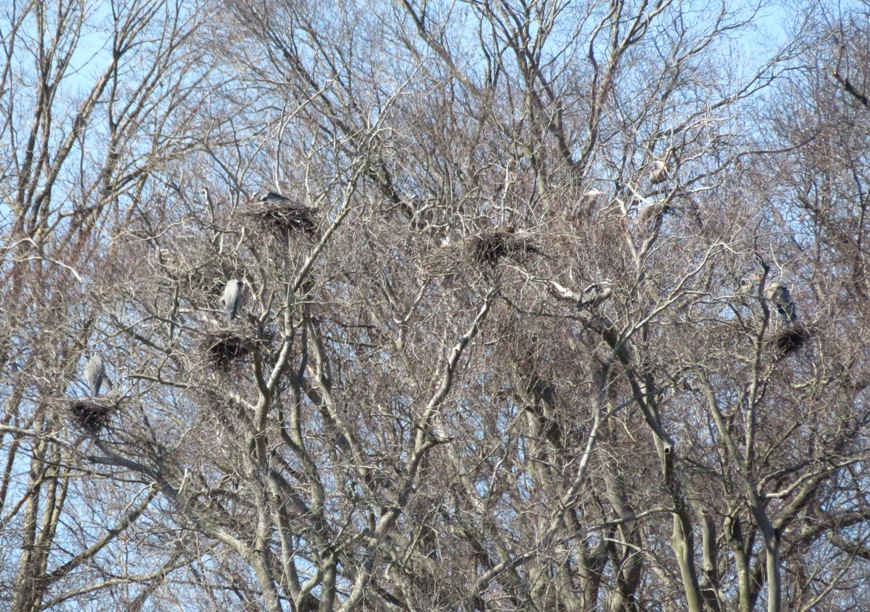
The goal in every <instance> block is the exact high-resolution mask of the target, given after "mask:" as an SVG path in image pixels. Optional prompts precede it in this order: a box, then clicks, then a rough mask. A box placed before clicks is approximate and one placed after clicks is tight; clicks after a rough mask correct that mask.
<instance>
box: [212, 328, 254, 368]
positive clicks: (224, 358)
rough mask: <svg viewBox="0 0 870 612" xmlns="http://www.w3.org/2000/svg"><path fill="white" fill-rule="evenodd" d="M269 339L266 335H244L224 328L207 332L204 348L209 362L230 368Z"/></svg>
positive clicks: (216, 365)
mask: <svg viewBox="0 0 870 612" xmlns="http://www.w3.org/2000/svg"><path fill="white" fill-rule="evenodd" d="M268 340H269V338H268V337H266V336H264V335H261V336H258V337H251V336H243V335H241V334H239V333H238V332H237V331H233V330H222V331H218V332H213V333H209V334H206V336H205V340H203V342H202V349H203V352H204V353H205V355H206V358H207V359H208V361H209V363H211V364H212V365H213V366H215V367H217V368H220V369H228V368H229V367H230V366H231V365H233V364H235V363H237V362H239V361H242V360H243V359H245V358H246V357H247V356H248V355H250V354H251V353H252V352H253V351H254V350H256V349H257V347H258V346H261V345H263V344H265V343H266V342H268Z"/></svg>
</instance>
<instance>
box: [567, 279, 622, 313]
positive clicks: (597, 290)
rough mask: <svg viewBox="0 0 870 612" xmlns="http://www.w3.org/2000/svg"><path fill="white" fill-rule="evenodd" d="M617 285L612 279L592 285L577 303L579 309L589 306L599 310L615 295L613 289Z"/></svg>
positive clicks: (584, 291)
mask: <svg viewBox="0 0 870 612" xmlns="http://www.w3.org/2000/svg"><path fill="white" fill-rule="evenodd" d="M617 284H618V283H616V282H615V281H612V280H610V279H605V280H603V281H597V282H594V283H592V284H591V285H589V286H588V287H586V289H584V290H583V295H582V296H581V297H580V301H579V302H578V303H577V308H586V307H587V306H590V307H592V308H598V307H599V306H601V304H603V303H604V302H606V301H607V300H608V299H609V298H610V296H611V294H612V293H613V287H615V286H616V285H617Z"/></svg>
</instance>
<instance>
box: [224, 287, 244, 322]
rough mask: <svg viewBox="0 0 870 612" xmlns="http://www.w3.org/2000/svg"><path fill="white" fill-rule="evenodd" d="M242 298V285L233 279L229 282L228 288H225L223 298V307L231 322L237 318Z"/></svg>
mask: <svg viewBox="0 0 870 612" xmlns="http://www.w3.org/2000/svg"><path fill="white" fill-rule="evenodd" d="M241 297H242V283H241V282H239V281H238V280H236V279H235V278H231V279H230V280H228V281H227V286H226V287H224V295H223V297H222V298H221V306H223V309H224V312H225V313H227V317H228V318H229V320H230V321H232V320H233V319H235V318H236V315H237V314H238V312H239V301H240V298H241Z"/></svg>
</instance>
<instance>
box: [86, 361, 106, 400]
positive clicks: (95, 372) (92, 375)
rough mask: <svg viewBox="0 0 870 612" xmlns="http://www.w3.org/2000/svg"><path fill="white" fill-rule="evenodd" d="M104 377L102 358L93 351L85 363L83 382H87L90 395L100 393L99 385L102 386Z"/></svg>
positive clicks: (104, 369)
mask: <svg viewBox="0 0 870 612" xmlns="http://www.w3.org/2000/svg"><path fill="white" fill-rule="evenodd" d="M105 379H106V364H105V363H103V358H102V357H101V356H100V354H99V353H94V354H93V355H91V358H90V359H88V363H87V365H85V382H86V383H87V384H88V389H90V391H91V396H92V397H98V396H99V395H100V387H102V386H103V380H105Z"/></svg>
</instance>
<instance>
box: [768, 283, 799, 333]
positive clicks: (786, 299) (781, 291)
mask: <svg viewBox="0 0 870 612" xmlns="http://www.w3.org/2000/svg"><path fill="white" fill-rule="evenodd" d="M764 295H765V296H766V297H767V299H768V300H770V301H771V302H773V305H774V306H776V311H777V312H778V313H779V314H780V316H782V318H783V319H785V320H786V322H788V323H794V322H795V320H796V319H797V307H796V306H795V303H794V301H792V299H791V293H789V290H788V287H786V286H785V284H783V283H781V282H779V281H775V282H772V283H770V285H768V287H767V290H766V291H765V292H764Z"/></svg>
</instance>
